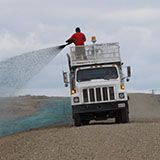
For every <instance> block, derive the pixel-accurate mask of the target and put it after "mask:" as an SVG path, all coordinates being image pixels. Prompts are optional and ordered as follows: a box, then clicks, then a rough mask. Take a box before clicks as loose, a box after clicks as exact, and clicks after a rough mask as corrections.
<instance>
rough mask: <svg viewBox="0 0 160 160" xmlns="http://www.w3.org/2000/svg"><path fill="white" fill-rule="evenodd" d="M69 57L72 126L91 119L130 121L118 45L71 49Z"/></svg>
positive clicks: (65, 78)
mask: <svg viewBox="0 0 160 160" xmlns="http://www.w3.org/2000/svg"><path fill="white" fill-rule="evenodd" d="M67 56H68V64H69V72H70V73H69V81H68V79H67V74H66V72H64V73H63V75H64V82H65V85H66V86H67V84H68V83H69V84H70V93H71V105H72V115H73V120H74V124H75V126H80V125H88V124H89V122H90V121H91V120H106V119H108V118H115V122H116V123H127V122H129V106H128V96H127V93H126V90H125V79H126V80H127V81H128V80H129V77H130V76H131V71H130V67H127V76H125V75H124V74H123V72H122V62H121V58H120V46H119V43H118V42H115V43H103V44H95V43H94V44H91V45H86V46H78V47H71V48H70V54H68V55H67Z"/></svg>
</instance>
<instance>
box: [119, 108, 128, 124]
mask: <svg viewBox="0 0 160 160" xmlns="http://www.w3.org/2000/svg"><path fill="white" fill-rule="evenodd" d="M128 122H129V113H128V108H125V109H122V110H121V123H128Z"/></svg>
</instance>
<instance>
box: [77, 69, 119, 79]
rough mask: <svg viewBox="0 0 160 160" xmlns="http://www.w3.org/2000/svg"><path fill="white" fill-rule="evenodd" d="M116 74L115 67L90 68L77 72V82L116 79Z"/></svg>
mask: <svg viewBox="0 0 160 160" xmlns="http://www.w3.org/2000/svg"><path fill="white" fill-rule="evenodd" d="M117 78H118V73H117V69H116V67H103V68H90V69H83V70H79V71H78V72H77V81H78V82H82V81H90V80H94V79H107V80H109V79H117Z"/></svg>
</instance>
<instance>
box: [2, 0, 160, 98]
mask: <svg viewBox="0 0 160 160" xmlns="http://www.w3.org/2000/svg"><path fill="white" fill-rule="evenodd" d="M77 26H79V27H80V28H81V30H82V32H84V33H85V34H86V37H87V44H90V43H91V42H90V37H91V36H92V35H95V36H96V37H97V43H105V42H119V43H120V46H121V56H122V59H123V61H124V63H125V65H130V66H131V67H132V78H131V81H130V82H129V83H128V85H127V88H128V90H129V91H137V90H145V91H149V90H151V89H156V90H158V91H159V90H160V72H159V69H160V62H159V61H160V53H159V47H160V45H159V43H160V1H159V0H141V1H140V0H134V1H133V0H132V1H131V0H101V1H100V0H90V1H89V0H88V1H86V0H79V1H76V0H67V1H66V0H34V1H33V0H0V61H1V60H4V59H6V58H8V57H12V56H14V55H18V54H21V53H23V52H27V51H32V50H35V49H40V48H45V47H51V46H56V45H59V44H63V43H64V42H65V40H66V39H67V38H68V37H69V36H70V35H71V34H73V33H74V29H75V27H77ZM68 52H69V47H68V48H65V49H64V50H63V51H62V52H61V53H60V54H59V55H58V56H57V57H56V58H55V59H54V60H53V61H52V62H51V63H50V64H49V65H48V66H46V67H45V68H44V70H42V71H41V72H40V73H39V74H38V75H37V76H35V77H34V78H33V79H32V80H31V81H30V82H29V83H28V85H27V86H26V87H25V89H24V90H23V92H21V93H25V94H26V93H28V94H29V93H33V94H34V93H39V94H44V93H46V94H47V93H48V94H50V95H67V94H68V93H69V92H68V91H67V89H65V88H64V85H63V80H62V70H67V67H66V65H67V61H66V53H68ZM68 90H69V89H68ZM68 95H69V94H68Z"/></svg>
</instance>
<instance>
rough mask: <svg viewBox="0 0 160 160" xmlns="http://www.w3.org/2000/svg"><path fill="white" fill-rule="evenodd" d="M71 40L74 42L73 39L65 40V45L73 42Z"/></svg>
mask: <svg viewBox="0 0 160 160" xmlns="http://www.w3.org/2000/svg"><path fill="white" fill-rule="evenodd" d="M73 42H74V40H72V39H68V40H66V43H67V45H69V44H71V43H73Z"/></svg>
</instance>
